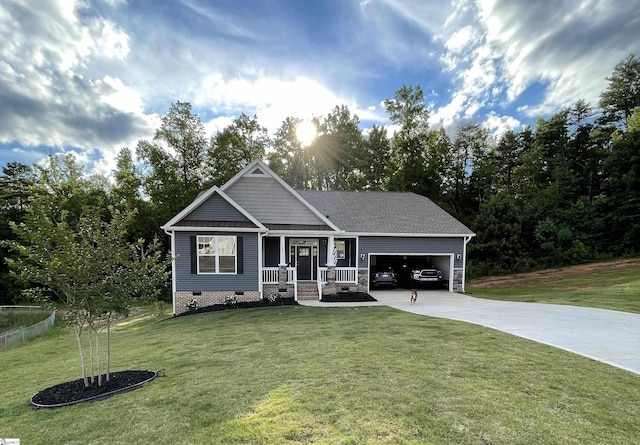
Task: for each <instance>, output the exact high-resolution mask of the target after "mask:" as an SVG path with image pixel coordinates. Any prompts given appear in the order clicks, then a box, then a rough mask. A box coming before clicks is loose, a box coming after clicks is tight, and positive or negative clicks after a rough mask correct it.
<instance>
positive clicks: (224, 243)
mask: <svg viewBox="0 0 640 445" xmlns="http://www.w3.org/2000/svg"><path fill="white" fill-rule="evenodd" d="M197 242H198V273H221V274H222V273H229V274H234V273H236V251H237V250H236V246H237V240H236V237H235V236H198V240H197Z"/></svg>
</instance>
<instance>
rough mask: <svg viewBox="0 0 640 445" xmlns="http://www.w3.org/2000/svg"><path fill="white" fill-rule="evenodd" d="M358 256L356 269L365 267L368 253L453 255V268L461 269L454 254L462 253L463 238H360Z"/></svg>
mask: <svg viewBox="0 0 640 445" xmlns="http://www.w3.org/2000/svg"><path fill="white" fill-rule="evenodd" d="M358 247H359V252H360V255H362V254H364V255H365V257H364V260H362V259H360V258H358V267H367V258H368V257H369V254H370V253H383V254H389V255H393V254H396V253H415V254H433V253H445V254H453V255H454V267H456V268H460V267H462V259H460V260H458V259H456V258H455V255H456V254H460V255H461V256H462V254H463V253H464V238H417V237H406V238H404V237H391V236H389V237H383V236H361V237H360V239H359V246H358Z"/></svg>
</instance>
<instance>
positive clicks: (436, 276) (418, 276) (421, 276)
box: [410, 265, 446, 286]
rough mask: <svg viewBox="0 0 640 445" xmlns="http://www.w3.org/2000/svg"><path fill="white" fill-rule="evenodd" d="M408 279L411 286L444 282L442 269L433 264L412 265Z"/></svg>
mask: <svg viewBox="0 0 640 445" xmlns="http://www.w3.org/2000/svg"><path fill="white" fill-rule="evenodd" d="M410 281H411V285H412V286H419V285H426V284H429V285H434V286H441V285H443V284H445V283H446V281H445V280H444V276H443V274H442V270H440V269H438V268H437V267H435V266H433V265H428V266H424V267H412V268H411V274H410Z"/></svg>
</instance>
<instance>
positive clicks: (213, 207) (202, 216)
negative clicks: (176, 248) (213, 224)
mask: <svg viewBox="0 0 640 445" xmlns="http://www.w3.org/2000/svg"><path fill="white" fill-rule="evenodd" d="M184 220H185V221H242V222H247V221H249V219H248V218H247V217H246V216H244V215H243V214H242V213H240V211H238V209H236V208H235V207H233V206H232V205H231V204H229V203H228V202H227V201H226V200H225V199H224V198H223V197H222V196H220V195H218V194H215V193H214V194H213V196H211V197H209V199H207V200H206V201H205V202H203V203H202V204H200V205H199V206H198V207H197V208H196V209H194V210H193V212H191V213H189V214H188V215H187V216H186V217H185V218H184Z"/></svg>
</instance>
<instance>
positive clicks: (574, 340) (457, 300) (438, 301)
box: [371, 290, 640, 374]
mask: <svg viewBox="0 0 640 445" xmlns="http://www.w3.org/2000/svg"><path fill="white" fill-rule="evenodd" d="M371 295H372V296H373V297H374V298H375V299H376V300H378V301H379V302H380V303H383V304H385V305H387V306H390V307H392V308H395V309H400V310H403V311H407V312H412V313H414V314H420V315H429V316H432V317H440V318H448V319H451V320H460V321H466V322H468V323H474V324H478V325H481V326H486V327H489V328H493V329H496V330H498V331H503V332H507V333H509V334H513V335H517V336H518V337H523V338H527V339H529V340H534V341H537V342H539V343H544V344H547V345H551V346H555V347H557V348H560V349H564V350H567V351H570V352H573V353H576V354H579V355H582V356H585V357H589V358H591V359H594V360H598V361H600V362H603V363H607V364H609V365H612V366H615V367H618V368H621V369H625V370H627V371H630V372H633V373H635V374H640V314H631V313H627V312H619V311H611V310H606V309H594V308H585V307H578V306H564V305H556V304H541V303H517V302H510V301H497V300H485V299H481V298H473V297H469V296H467V295H462V294H456V293H449V292H443V291H425V290H423V291H419V292H418V301H417V303H416V304H414V305H412V304H410V301H409V298H410V296H409V291H408V290H407V291H400V290H390V291H384V290H378V291H372V292H371Z"/></svg>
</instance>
